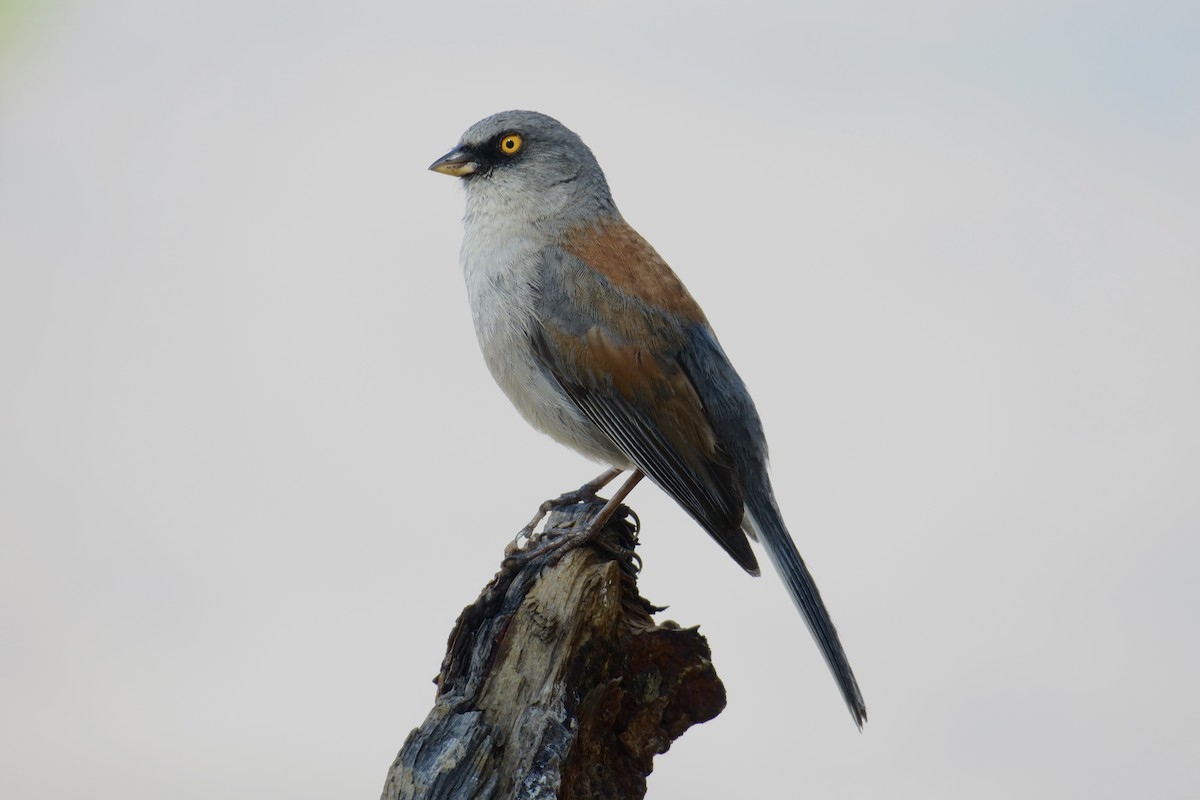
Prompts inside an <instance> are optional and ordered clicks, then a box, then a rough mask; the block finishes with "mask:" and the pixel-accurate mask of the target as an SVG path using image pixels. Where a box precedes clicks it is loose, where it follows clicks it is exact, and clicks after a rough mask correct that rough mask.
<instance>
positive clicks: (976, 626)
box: [0, 0, 1200, 800]
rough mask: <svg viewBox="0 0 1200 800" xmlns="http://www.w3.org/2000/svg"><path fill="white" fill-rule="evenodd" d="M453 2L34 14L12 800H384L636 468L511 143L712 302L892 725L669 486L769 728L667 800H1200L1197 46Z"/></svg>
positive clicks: (18, 351) (11, 19)
mask: <svg viewBox="0 0 1200 800" xmlns="http://www.w3.org/2000/svg"><path fill="white" fill-rule="evenodd" d="M412 6H413V4H412V3H402V2H378V1H374V2H372V1H371V0H351V1H350V2H343V3H317V2H291V3H282V2H263V1H259V0H205V1H204V2H171V3H162V2H156V1H154V0H144V1H143V2H135V1H133V0H107V2H103V3H86V2H63V1H59V2H49V1H48V2H39V3H37V4H36V6H35V4H34V3H20V2H17V3H4V4H2V5H0V381H2V384H0V736H2V739H0V794H2V795H3V796H4V797H8V798H22V799H23V800H24V799H40V798H54V799H55V800H57V798H62V797H67V796H75V795H82V796H87V797H90V798H97V800H106V799H107V798H161V797H171V798H177V799H178V800H184V799H185V798H197V799H199V798H205V799H206V800H207V798H214V797H232V798H241V797H246V798H250V797H288V798H294V799H296V800H300V799H302V798H335V797H336V798H350V797H375V796H377V795H378V793H379V791H380V789H381V787H382V784H383V779H384V775H385V773H386V771H387V768H388V766H389V764H390V763H391V760H392V758H393V757H394V756H395V753H396V751H397V749H398V748H399V747H400V745H401V743H402V742H403V740H404V737H405V736H406V735H407V733H408V731H409V730H410V729H411V728H413V727H414V726H416V725H418V724H419V723H420V722H421V721H422V719H423V718H424V716H425V714H426V712H427V711H428V709H429V707H430V705H431V703H432V700H433V686H432V684H431V683H430V681H431V679H432V678H433V676H434V675H435V674H436V672H437V669H438V666H439V663H440V660H441V656H442V653H443V650H444V646H445V640H446V635H447V634H448V632H449V630H450V627H451V625H452V623H453V622H454V619H455V617H456V616H457V614H458V612H459V611H460V610H461V608H462V607H463V606H464V605H466V604H467V603H469V602H470V601H471V600H472V599H473V598H474V597H475V595H476V593H477V592H478V590H479V589H480V588H481V587H482V586H483V584H484V583H485V582H486V581H487V580H488V579H489V577H490V576H491V575H492V573H493V571H494V570H495V568H496V567H497V565H498V563H499V560H500V558H501V555H502V551H503V548H504V545H505V544H506V543H507V542H508V540H509V539H510V538H511V537H512V535H513V533H514V532H515V531H516V529H517V528H519V527H520V526H521V525H522V524H523V523H524V521H525V520H527V519H528V518H529V516H530V514H531V513H532V511H533V510H534V508H535V506H536V505H537V504H538V503H539V502H541V501H542V500H543V499H545V498H546V497H549V496H552V495H555V494H557V493H559V492H561V491H564V490H566V489H569V488H573V487H575V486H577V485H578V484H579V483H581V482H582V481H583V480H585V479H588V478H590V477H592V476H593V475H594V474H596V473H597V472H598V471H599V470H598V469H597V467H596V466H595V465H594V464H591V463H589V462H586V461H584V460H583V459H582V458H581V457H579V456H577V455H575V454H574V453H572V452H570V451H568V450H566V449H563V448H561V447H559V446H558V445H556V444H554V443H553V442H551V441H550V440H548V439H545V438H544V437H542V436H540V435H539V434H537V433H534V432H533V431H531V430H530V429H528V428H527V427H526V426H525V424H524V423H523V422H522V421H521V419H520V418H519V417H518V416H517V414H516V413H515V412H514V411H513V410H512V409H511V407H510V406H509V405H508V403H507V401H506V400H505V399H504V397H503V395H502V394H501V393H500V391H499V390H498V389H497V388H496V387H495V386H494V385H493V384H492V382H491V379H490V377H489V376H488V374H487V371H486V369H485V367H484V365H483V361H482V359H481V357H480V356H479V354H478V350H477V347H476V344H475V340H474V334H473V331H472V329H471V324H470V318H469V315H468V311H467V304H466V297H465V291H464V288H463V285H462V278H461V273H460V270H459V267H458V245H459V240H460V237H461V223H460V220H461V217H462V211H463V200H462V194H461V191H460V189H459V187H458V186H456V185H455V184H456V181H454V180H451V179H448V178H446V177H443V176H440V175H436V174H433V173H429V172H427V171H426V167H427V165H428V164H429V163H430V162H431V161H433V160H434V159H435V158H436V157H438V156H440V155H441V154H443V153H444V152H446V150H448V149H449V148H450V147H451V146H452V145H453V144H454V142H455V141H456V140H457V138H458V136H459V135H460V133H461V132H462V131H463V130H464V129H465V128H466V127H467V126H468V125H470V124H471V123H472V122H474V121H476V120H477V119H479V118H481V117H484V116H486V115H488V114H491V113H493V112H496V111H500V110H504V109H508V108H532V109H536V110H539V111H543V112H545V113H548V114H550V115H552V116H555V117H557V118H559V119H560V120H562V121H563V122H564V123H565V124H567V125H568V126H569V127H571V128H573V129H574V130H575V131H577V132H578V133H579V134H580V135H581V136H582V137H583V138H584V140H585V141H586V142H588V143H589V144H590V145H591V147H592V149H593V150H594V151H595V152H596V154H597V156H598V158H599V159H600V162H601V164H602V165H603V166H604V168H605V170H606V172H607V174H608V178H609V182H610V184H611V186H612V188H613V192H614V195H615V198H616V201H617V203H618V205H619V206H620V207H621V209H622V211H623V213H624V214H625V216H626V218H627V219H628V220H629V221H630V222H631V223H632V224H633V225H634V226H635V227H637V228H638V229H639V230H640V231H641V232H642V233H643V234H644V235H645V236H646V237H647V238H648V239H649V240H650V241H651V242H652V243H653V244H654V245H655V246H656V247H657V248H658V250H659V251H660V252H661V253H662V254H663V256H664V257H665V258H666V259H667V260H668V261H669V262H670V263H671V264H672V265H673V266H674V267H675V269H676V271H677V272H679V273H680V275H681V276H682V277H683V278H684V280H685V281H686V282H687V283H688V285H689V287H690V288H691V290H692V293H693V294H694V295H695V296H696V297H697V299H698V300H699V301H700V303H701V304H702V305H703V306H704V308H705V310H706V311H707V313H708V316H709V318H710V319H711V321H712V322H713V324H714V326H715V327H716V329H717V332H718V334H719V335H720V337H721V339H722V342H723V343H724V345H725V348H726V350H727V351H728V352H729V354H730V356H731V358H732V359H733V361H734V363H735V364H736V365H737V366H738V369H739V370H740V372H741V373H742V375H743V377H744V378H745V380H746V382H747V384H748V385H749V387H750V389H751V391H752V393H753V394H754V396H755V398H756V401H757V403H758V406H759V410H760V411H761V413H762V416H763V419H764V422H765V425H766V428H767V434H768V438H769V440H770V442H771V448H772V456H773V464H774V476H775V483H776V488H777V492H778V494H779V497H780V503H781V505H782V507H783V510H784V513H785V516H786V517H787V519H788V521H789V524H790V526H791V528H792V531H793V533H794V535H795V537H796V539H797V541H798V543H799V545H800V550H801V552H802V553H803V554H804V555H805V557H806V558H807V559H808V560H809V562H810V565H811V567H812V569H813V571H814V573H815V575H816V577H817V579H818V583H819V584H820V586H821V589H822V591H823V593H824V596H825V599H826V601H827V603H828V605H829V608H830V610H831V612H832V615H833V618H834V620H835V622H836V623H837V625H838V627H839V630H840V631H841V633H842V638H843V641H844V643H845V645H846V649H847V651H848V653H849V655H850V659H851V662H852V663H853V665H854V668H855V670H856V672H857V674H858V677H859V680H860V683H861V685H862V689H863V693H864V695H865V697H866V701H867V705H868V707H869V709H870V722H869V723H868V724H867V726H866V728H865V730H864V732H863V733H862V734H861V735H860V734H859V733H857V732H856V731H855V729H854V726H853V723H852V722H851V721H850V719H849V717H848V715H847V714H846V711H845V708H844V707H843V705H842V701H841V699H840V697H839V696H838V692H837V690H836V687H835V685H834V683H833V681H832V679H831V678H830V676H829V674H828V672H827V670H826V669H825V666H824V665H823V663H822V662H821V660H820V656H819V654H818V651H817V648H816V647H815V645H814V644H813V643H812V642H811V640H810V639H809V636H808V634H807V633H806V631H805V629H804V625H803V624H802V622H801V621H800V619H799V617H798V616H797V615H796V613H795V611H794V609H793V608H792V606H791V604H790V603H789V602H788V600H787V597H786V595H785V593H784V591H783V589H782V588H781V586H780V585H779V583H778V581H777V579H776V578H775V576H774V575H773V574H770V573H768V574H767V575H765V576H764V577H763V578H762V579H761V580H753V579H751V578H749V577H747V576H746V575H745V574H744V573H742V572H741V570H740V569H738V568H737V566H736V565H734V564H733V562H732V561H730V560H729V559H728V558H727V557H726V556H725V555H724V554H723V553H722V552H721V551H720V549H719V548H718V547H716V546H715V545H714V544H713V543H712V542H711V541H710V540H709V539H708V537H707V536H705V535H704V534H703V533H702V532H701V531H700V530H699V529H698V528H697V527H696V525H695V524H694V523H692V522H691V521H690V520H689V518H688V517H687V516H686V515H685V514H684V513H683V512H682V511H680V510H678V509H677V508H676V507H675V506H674V505H673V504H672V503H671V502H670V501H669V500H667V499H666V498H665V497H663V496H662V495H661V494H660V493H659V492H658V491H657V490H656V489H655V488H654V487H653V486H650V485H644V486H643V487H641V488H639V489H638V490H637V491H636V492H635V493H634V495H633V496H632V497H631V501H630V502H631V505H632V506H633V507H634V508H635V509H636V510H637V511H638V512H639V514H640V515H641V518H642V521H643V523H644V531H643V541H644V545H643V547H642V555H643V557H644V559H645V570H644V572H643V575H642V579H641V588H642V591H643V593H644V594H645V595H646V596H647V597H648V598H649V599H650V600H651V601H652V602H654V603H658V604H663V605H669V606H670V610H669V611H667V612H666V613H665V614H663V615H662V618H669V619H674V620H677V621H678V622H680V623H681V624H684V625H695V624H699V625H700V626H701V631H702V632H704V633H705V634H707V636H708V637H709V642H710V644H711V646H712V648H713V653H714V656H713V657H714V662H715V664H716V667H717V670H718V672H719V673H720V675H721V676H722V678H723V679H724V681H725V684H726V687H727V690H728V693H729V707H728V708H727V710H726V711H725V712H724V713H723V714H722V715H721V716H720V717H718V718H717V719H716V720H714V721H713V722H711V723H708V724H705V725H702V726H698V727H696V728H694V729H693V730H692V731H690V732H689V733H688V734H687V735H685V736H684V737H683V738H682V739H681V740H680V741H678V742H677V743H676V745H675V747H674V748H672V750H671V751H670V752H669V753H668V754H666V755H665V756H662V757H660V758H659V759H658V761H657V762H656V769H655V772H654V774H653V775H652V776H651V778H650V795H649V796H650V797H651V798H657V800H665V799H667V798H698V797H713V798H719V797H735V796H736V797H763V798H768V797H769V798H776V797H778V798H786V797H798V798H799V797H804V798H808V797H884V796H886V797H891V798H955V799H956V800H957V799H959V798H1013V797H1022V798H1128V797H1164V798H1168V797H1185V796H1195V795H1196V793H1197V792H1200V767H1197V765H1196V764H1197V753H1198V752H1200V733H1198V731H1200V696H1198V695H1200V692H1198V690H1197V686H1196V680H1197V679H1196V676H1197V675H1200V644H1198V643H1197V624H1198V623H1197V620H1198V619H1200V589H1198V588H1197V579H1196V577H1195V573H1196V564H1197V563H1198V562H1200V536H1198V534H1200V416H1198V413H1197V409H1200V219H1198V218H1200V11H1198V10H1197V8H1198V7H1197V6H1196V5H1195V4H1194V3H1186V2H1180V3H1156V2H1139V3H1133V2H1127V3H1103V2H1047V1H1046V0H1039V1H1038V2H1011V3H988V4H970V3H962V2H949V1H947V2H927V3H909V4H904V6H905V8H903V9H902V8H900V7H899V6H900V4H896V3H883V2H878V3H871V2H854V3H848V2H811V3H804V4H785V3H739V4H736V5H735V4H732V3H731V4H718V3H695V2H644V1H643V2H623V3H609V4H598V3H575V4H564V3H557V2H520V3H495V2H491V3H478V2H473V0H462V2H457V3H439V4H432V3H430V4H429V5H428V7H427V8H422V9H414V8H413V7H412ZM801 6H803V7H801Z"/></svg>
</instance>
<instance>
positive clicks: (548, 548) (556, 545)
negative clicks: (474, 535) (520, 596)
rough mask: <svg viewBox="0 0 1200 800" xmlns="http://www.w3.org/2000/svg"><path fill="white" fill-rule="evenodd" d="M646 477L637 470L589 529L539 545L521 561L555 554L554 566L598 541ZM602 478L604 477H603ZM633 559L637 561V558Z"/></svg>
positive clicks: (590, 522) (615, 551) (615, 552)
mask: <svg viewBox="0 0 1200 800" xmlns="http://www.w3.org/2000/svg"><path fill="white" fill-rule="evenodd" d="M645 476H646V475H645V473H644V472H642V471H641V470H640V469H635V470H634V471H633V474H632V475H630V476H629V478H628V479H627V480H626V481H625V483H623V484H621V488H620V489H618V490H617V493H616V494H614V495H613V496H612V499H610V500H608V501H607V502H605V504H604V506H603V507H602V508H601V509H600V510H599V511H597V512H596V515H595V516H594V517H592V518H591V519H590V520H588V523H587V527H585V528H584V529H583V530H582V531H580V532H579V533H570V532H568V533H566V535H564V536H562V537H561V538H559V539H554V540H552V541H549V542H546V543H544V544H539V546H538V547H536V548H534V549H532V550H528V551H526V552H524V553H522V554H521V556H520V557H521V560H523V561H525V560H532V559H534V558H537V557H539V556H543V555H546V554H548V553H553V554H554V556H553V558H552V560H551V561H550V563H551V564H554V563H557V562H558V560H559V559H560V558H562V557H563V556H565V555H566V554H567V553H569V552H571V551H572V550H574V549H575V548H576V547H579V546H580V545H581V544H587V543H588V542H591V541H596V540H597V539H598V537H599V534H600V531H602V530H604V526H605V525H607V524H608V521H609V520H610V519H611V518H612V515H613V514H614V513H615V512H616V510H617V509H618V508H620V507H621V501H623V500H624V499H625V498H626V497H628V496H629V493H630V492H632V491H633V487H635V486H637V485H638V482H639V481H641V479H642V478H644V477H645ZM601 477H604V476H603V475H602V476H601ZM614 477H615V476H614ZM609 480H610V481H611V480H612V478H611V477H610V478H609ZM605 549H607V550H609V551H610V552H612V553H613V555H616V556H626V557H629V556H630V553H629V552H626V551H625V550H623V549H620V548H612V547H608V546H607V545H606V547H605ZM633 557H634V558H635V559H636V556H633Z"/></svg>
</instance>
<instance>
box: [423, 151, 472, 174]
mask: <svg viewBox="0 0 1200 800" xmlns="http://www.w3.org/2000/svg"><path fill="white" fill-rule="evenodd" d="M429 168H430V169H431V170H433V171H434V172H440V173H442V174H443V175H454V176H455V177H458V178H465V177H466V176H468V175H472V174H474V173H475V172H478V171H479V162H478V161H476V160H475V154H474V153H472V152H471V151H470V150H468V149H467V148H465V147H456V148H455V149H453V150H451V151H450V152H449V153H446V155H444V156H442V157H441V158H439V159H438V160H437V161H435V162H433V163H432V164H430V165H429Z"/></svg>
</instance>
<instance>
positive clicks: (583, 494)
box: [513, 467, 632, 545]
mask: <svg viewBox="0 0 1200 800" xmlns="http://www.w3.org/2000/svg"><path fill="white" fill-rule="evenodd" d="M620 474H621V470H619V469H617V468H616V467H613V468H612V469H606V470H605V471H604V472H603V473H601V474H600V475H597V476H596V477H595V478H593V479H592V480H590V481H588V482H587V483H585V484H584V485H583V486H580V487H579V488H578V489H576V490H575V491H573V492H567V493H566V494H560V495H559V496H558V497H556V498H554V499H553V500H547V501H546V502H544V503H542V504H541V505H540V506H538V510H537V513H536V514H534V515H533V519H531V520H529V524H528V525H526V526H525V527H524V528H522V529H521V531H520V532H519V533H518V534H517V538H515V539H513V544H514V545H516V544H517V543H518V542H520V541H521V539H528V538H529V537H530V536H532V535H533V530H534V528H536V527H537V526H538V523H539V522H541V521H542V519H543V518H544V517H545V516H546V515H547V514H549V513H550V512H551V511H554V510H555V509H556V508H562V507H564V506H571V505H575V504H576V503H584V502H587V501H588V500H595V499H596V492H598V491H600V490H601V489H603V488H604V487H605V486H607V485H608V484H610V483H612V481H613V478H615V477H617V476H618V475H620ZM631 488H632V487H631ZM626 494H628V492H626ZM621 496H622V497H624V496H625V495H621ZM608 515H609V516H612V512H611V511H609V512H608ZM605 519H606V520H607V517H606V518H605Z"/></svg>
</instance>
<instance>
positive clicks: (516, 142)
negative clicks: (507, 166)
mask: <svg viewBox="0 0 1200 800" xmlns="http://www.w3.org/2000/svg"><path fill="white" fill-rule="evenodd" d="M524 143H525V140H524V139H522V138H521V134H519V133H506V134H504V135H503V136H501V137H500V152H501V153H503V154H504V155H506V156H515V155H516V154H517V152H518V151H519V150H520V149H521V145H522V144H524Z"/></svg>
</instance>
